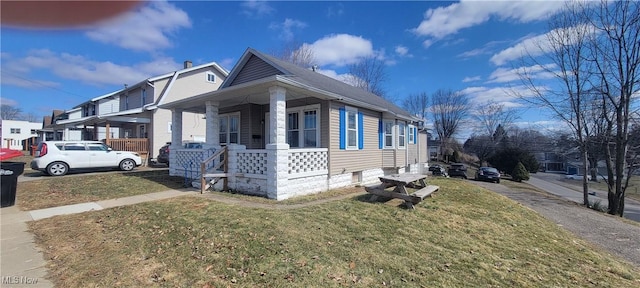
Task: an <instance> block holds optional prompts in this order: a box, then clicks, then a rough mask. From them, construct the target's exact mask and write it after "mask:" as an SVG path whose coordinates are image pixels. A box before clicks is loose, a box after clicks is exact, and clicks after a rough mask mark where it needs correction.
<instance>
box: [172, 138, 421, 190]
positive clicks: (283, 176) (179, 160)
mask: <svg viewBox="0 0 640 288" xmlns="http://www.w3.org/2000/svg"><path fill="white" fill-rule="evenodd" d="M220 149H222V150H224V151H223V153H221V155H220V156H219V157H216V159H214V160H213V161H212V162H210V163H207V162H206V160H207V159H208V158H210V157H211V156H214V154H216V152H220V151H219V150H216V149H178V150H172V153H173V151H175V155H176V157H175V160H173V161H171V168H170V174H171V175H172V176H181V177H185V184H187V185H192V186H194V187H200V188H201V191H204V190H205V188H203V187H201V186H200V185H201V183H202V181H201V180H202V177H203V176H202V175H203V174H204V175H207V174H209V175H215V177H210V178H207V177H206V176H205V178H207V179H205V181H206V183H205V185H208V184H211V185H212V186H213V187H214V188H215V189H216V190H233V191H239V192H242V193H245V194H248V195H256V196H262V197H266V198H270V199H277V200H282V199H287V198H291V197H296V196H302V195H308V194H314V193H319V192H323V191H327V190H330V189H336V188H341V187H347V186H350V185H365V184H371V183H376V182H378V181H379V177H382V176H385V175H390V174H402V173H424V167H423V166H424V165H422V164H410V165H409V167H408V168H407V169H405V168H404V167H403V168H386V169H383V168H373V169H367V170H364V171H359V172H357V173H354V172H350V173H342V174H337V175H330V174H329V167H328V166H329V161H328V159H329V149H327V148H306V149H286V150H285V151H280V150H278V149H246V147H245V146H244V145H238V144H229V145H227V146H224V147H221V148H220ZM281 154H284V155H286V157H278V156H279V155H281ZM203 163H204V164H203ZM221 163H224V164H221ZM225 164H226V166H225ZM202 165H205V166H206V167H205V173H203V170H202V169H201V168H202ZM217 167H219V168H217ZM274 174H275V175H274ZM220 175H224V176H225V178H226V179H215V178H221V177H220ZM270 177H274V178H275V177H277V185H278V186H273V185H274V183H273V182H274V181H273V178H272V179H271V180H272V181H269V180H270V179H269V178H270ZM217 180H225V181H217ZM225 186H226V187H225Z"/></svg>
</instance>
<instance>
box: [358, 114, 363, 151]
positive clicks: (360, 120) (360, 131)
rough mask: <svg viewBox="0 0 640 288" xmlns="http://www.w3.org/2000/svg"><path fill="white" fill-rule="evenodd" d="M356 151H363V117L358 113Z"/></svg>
mask: <svg viewBox="0 0 640 288" xmlns="http://www.w3.org/2000/svg"><path fill="white" fill-rule="evenodd" d="M358 149H360V150H362V149H364V115H362V112H358Z"/></svg>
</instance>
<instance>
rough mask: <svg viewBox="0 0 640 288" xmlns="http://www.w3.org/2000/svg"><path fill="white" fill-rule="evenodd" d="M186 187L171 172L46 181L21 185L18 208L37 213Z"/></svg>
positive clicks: (101, 175) (93, 176)
mask: <svg viewBox="0 0 640 288" xmlns="http://www.w3.org/2000/svg"><path fill="white" fill-rule="evenodd" d="M182 187H183V178H182V177H174V176H169V171H168V170H156V171H135V172H124V173H104V174H92V175H86V176H84V175H82V176H66V177H43V179H42V180H34V181H26V182H20V183H19V184H18V187H17V191H16V197H17V200H16V204H17V205H18V207H20V209H21V210H34V209H43V208H48V207H55V206H62V205H69V204H77V203H83V202H91V201H98V200H107V199H113V198H121V197H126V196H133V195H140V194H147V193H153V192H160V191H165V190H170V189H179V188H182Z"/></svg>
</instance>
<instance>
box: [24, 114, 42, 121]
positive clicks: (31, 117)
mask: <svg viewBox="0 0 640 288" xmlns="http://www.w3.org/2000/svg"><path fill="white" fill-rule="evenodd" d="M20 118H21V119H22V120H24V121H28V122H40V121H42V118H41V117H40V120H38V116H37V115H36V114H35V113H33V112H29V113H26V114H24V115H22V117H20Z"/></svg>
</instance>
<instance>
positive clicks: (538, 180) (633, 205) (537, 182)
mask: <svg viewBox="0 0 640 288" xmlns="http://www.w3.org/2000/svg"><path fill="white" fill-rule="evenodd" d="M563 176H564V175H561V174H553V173H536V174H532V175H531V179H529V181H527V183H529V184H531V185H532V186H535V187H537V188H539V189H541V190H544V191H546V192H548V193H551V194H554V195H556V196H560V197H562V198H566V199H569V200H571V201H573V202H576V203H578V204H582V203H583V200H582V187H579V186H575V185H571V184H567V183H565V182H562V177H563ZM568 185H571V186H569V187H571V188H568V187H567V186H568ZM589 192H590V193H591V192H594V193H595V195H589V201H590V202H597V201H600V203H601V204H602V205H604V206H606V205H607V202H608V200H607V192H605V191H600V190H596V189H592V188H589ZM624 218H627V219H630V220H634V221H637V222H640V203H638V202H637V201H634V200H632V199H629V198H626V199H625V203H624Z"/></svg>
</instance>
